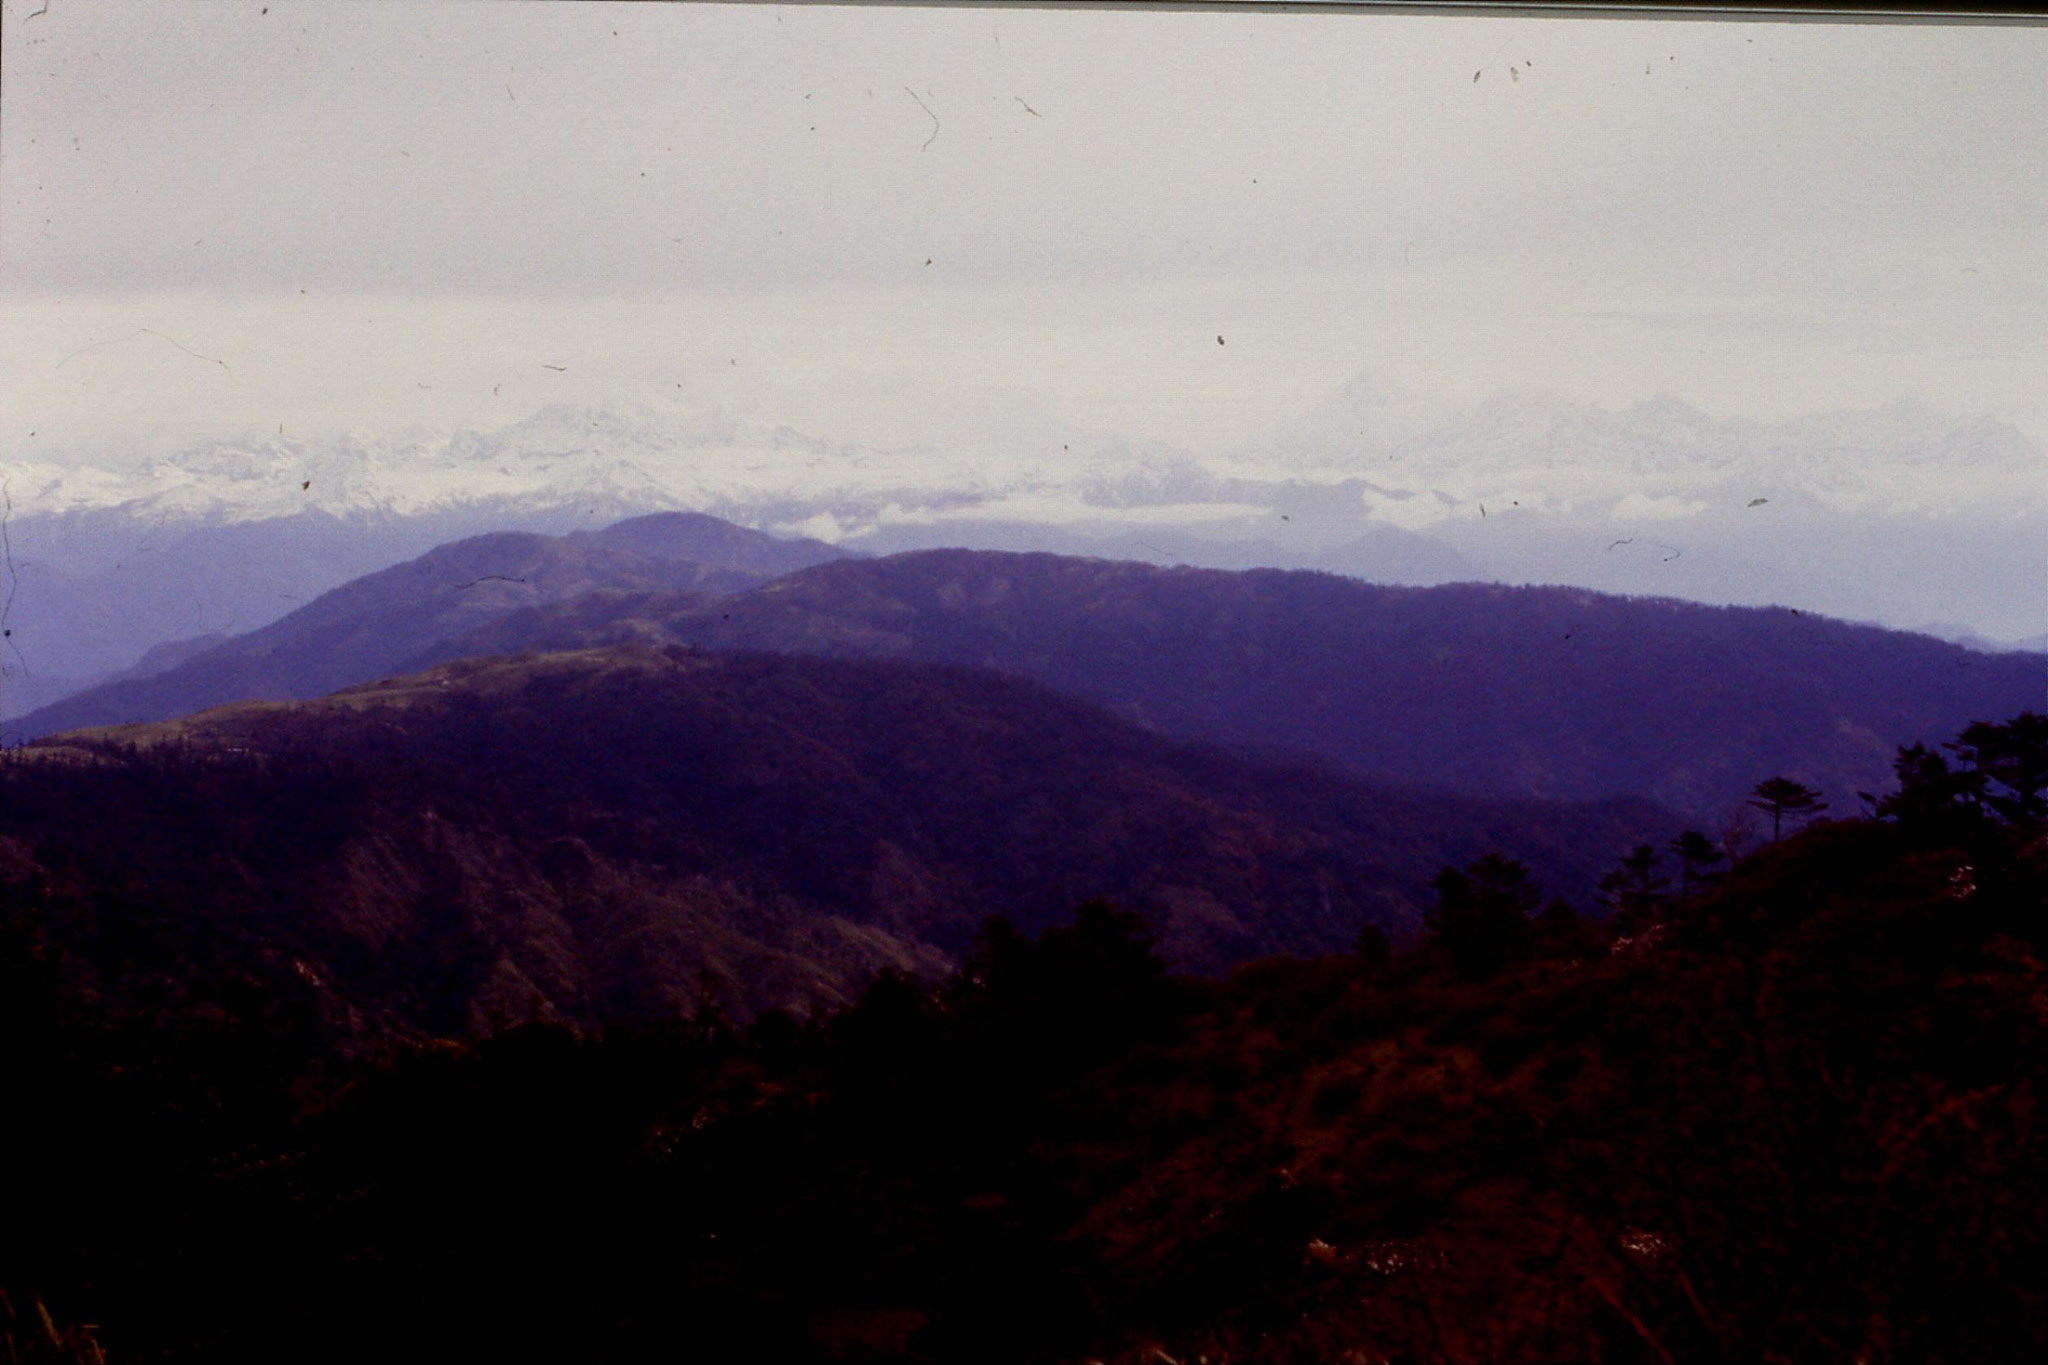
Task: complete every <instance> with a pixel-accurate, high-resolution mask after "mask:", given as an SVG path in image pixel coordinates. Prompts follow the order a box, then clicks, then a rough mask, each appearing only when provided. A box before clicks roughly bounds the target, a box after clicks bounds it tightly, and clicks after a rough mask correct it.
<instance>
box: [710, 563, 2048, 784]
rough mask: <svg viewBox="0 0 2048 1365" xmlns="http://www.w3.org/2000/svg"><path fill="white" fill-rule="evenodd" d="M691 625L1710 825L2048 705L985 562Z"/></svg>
mask: <svg viewBox="0 0 2048 1365" xmlns="http://www.w3.org/2000/svg"><path fill="white" fill-rule="evenodd" d="M676 629H677V633H678V634H680V635H682V636H684V637H686V638H689V639H691V640H693V641H695V642H697V643H702V644H709V645H714V646H718V647H739V648H760V649H777V650H792V651H806V652H816V653H834V654H865V655H874V656H881V657H896V658H912V659H923V660H928V661H933V662H943V663H954V664H973V665H980V666H986V667H992V668H999V669H1003V670H1005V671H1008V672H1013V673H1019V674H1023V675H1025V676H1027V677H1032V678H1036V679H1038V680H1039V681H1041V682H1043V683H1045V684H1047V685H1048V686H1051V687H1054V688H1057V689H1059V690H1061V691H1063V692H1068V693H1071V694H1073V695H1075V696H1081V697H1086V698H1089V699H1090V700H1093V701H1096V702H1100V703H1101V704H1103V705H1105V706H1108V707H1110V708H1111V709H1112V710H1115V711H1117V712H1118V713H1119V714H1122V715H1126V716H1129V717H1131V718H1133V719H1135V720H1138V721H1141V722H1142V723H1144V724H1147V725H1151V726H1154V727H1156V728H1158V729H1160V730H1163V731H1165V732H1167V733H1170V734H1177V735H1184V736H1189V737H1193V738H1200V739H1206V740H1211V741H1218V742H1223V743H1227V744H1233V745H1243V746H1247V747H1251V748H1256V749H1259V750H1264V751H1267V752H1278V753H1286V754H1299V755H1312V756H1314V757H1315V758H1317V759H1319V760H1321V761H1323V762H1325V763H1328V764H1330V765H1332V766H1334V767H1336V768H1337V769H1338V770H1340V771H1343V772H1348V773H1352V774H1354V775H1358V776H1363V777H1369V778H1375V779H1381V780H1391V781H1398V782H1416V783H1432V784H1437V785H1441V786H1445V787H1449V788H1454V789H1457V790H1460V791H1470V792H1485V793H1492V794H1498V795H1524V796H1526V795H1533V796H1546V797H1564V798H1588V797H1599V796H1607V795H1613V794H1616V793H1623V792H1626V793H1634V794H1638V795H1643V796H1648V797H1650V798H1652V799H1655V800H1657V801H1660V802H1662V803H1664V804H1666V805H1669V806H1672V807H1674V808H1677V809H1680V810H1685V811H1688V812H1691V813H1694V814H1695V815H1697V816H1700V817H1702V818H1718V817H1722V816H1724V815H1725V814H1726V813H1727V811H1728V810H1729V809H1731V808H1732V807H1734V806H1735V805H1737V803H1739V802H1740V800H1741V799H1742V797H1743V795H1744V794H1745V793H1746V792H1747V791H1748V789H1749V787H1750V785H1751V784H1752V783H1754V782H1755V781H1756V780H1757V774H1758V773H1759V772H1763V771H1767V770H1769V771H1783V772H1786V773H1788V774H1789V775H1791V776H1793V777H1796V778H1798V779H1799V780H1800V781H1803V782H1805V783H1807V784H1809V785H1811V786H1814V787H1817V788H1819V789H1820V790H1821V791H1822V793H1823V794H1824V795H1825V796H1826V797H1828V798H1829V799H1830V800H1831V801H1832V802H1833V803H1834V806H1835V808H1836V809H1837V810H1844V811H1846V810H1854V809H1856V808H1857V805H1856V793H1857V792H1858V791H1867V790H1876V789H1880V788H1881V787H1882V786H1883V785H1884V783H1885V781H1886V780H1887V778H1888V775H1889V764H1890V761H1891V756H1892V751H1893V749H1894V747H1895V746H1897V745H1900V744H1909V743H1914V742H1917V741H1921V740H1933V739H1935V738H1938V737H1940V736H1942V735H1947V734H1953V733H1954V732H1955V731H1957V730H1958V729H1960V728H1961V727H1962V726H1964V725H1966V724H1968V723H1969V722H1971V721H1973V720H1984V719H1996V718H1999V717H2002V716H2009V715H2012V714H2014V713H2015V712H2018V711H2020V710H2022V709H2024V708H2029V707H2032V708H2039V707H2040V706H2041V705H2042V703H2043V700H2044V696H2048V658H2043V657H2042V656H2039V655H2017V654H2015V655H1983V654H1977V653H1973V652H1971V651H1969V650H1965V649H1962V648H1959V647H1957V646H1954V645H1949V644H1945V643H1942V642H1940V641H1937V640H1933V639H1930V638H1928V637H1925V636H1918V635H1906V634H1901V633H1898V632H1895V631H1887V630H1881V629H1878V628H1876V627H1872V626H1856V625H1849V624H1846V623H1844V622H1840V621H1831V620H1827V619H1824V618H1819V617H1813V616H1808V615H1803V614H1801V613H1799V612H1795V611H1791V610H1786V609H1762V608H1740V607H1706V606H1699V605H1696V604H1692V603H1683V602H1675V601H1665V600H1648V599H1631V598H1617V597H1608V596H1603V595H1600V594H1598V593H1591V592H1585V591H1581V590H1578V589H1572V588H1533V587H1530V588H1516V587H1506V586H1501V585H1492V584H1470V583H1467V584H1451V585H1447V586H1443V587H1435V588H1396V587H1382V586H1377V585H1374V584H1370V583H1362V582H1358V581H1356V580H1352V579H1346V578H1339V577H1335V576H1332V575H1328V574H1314V573H1290V572H1281V571H1278V570H1253V571H1249V572H1244V573H1224V572H1218V571H1213V570H1198V569H1170V570H1169V569H1155V568H1151V567H1149V566H1145V565H1137V564H1117V563H1108V562H1103V561H1096V560H1082V559H1065V558H1059V557H1055V556H1051V555H1016V554H997V553H989V552H970V551H933V552H929V553H923V554H910V555H899V556H895V557H892V558H888V559H880V560H866V561H858V562H846V563H840V564H830V565H825V566H822V567H819V568H816V569H812V570H809V571H807V572H804V573H801V574H797V575H795V576H793V577H790V578H787V579H784V580H781V581H779V582H777V583H774V584H772V585H769V586H768V587H766V588H763V589H759V590H757V591H754V592H752V593H749V594H746V595H745V596H743V597H740V598H737V599H735V600H733V601H731V602H728V603H725V604H722V605H721V606H720V607H719V609H718V610H717V611H716V612H711V613H699V614H698V615H697V616H695V617H694V618H691V617H687V616H686V617H684V618H683V619H681V620H679V621H678V622H677V623H676Z"/></svg>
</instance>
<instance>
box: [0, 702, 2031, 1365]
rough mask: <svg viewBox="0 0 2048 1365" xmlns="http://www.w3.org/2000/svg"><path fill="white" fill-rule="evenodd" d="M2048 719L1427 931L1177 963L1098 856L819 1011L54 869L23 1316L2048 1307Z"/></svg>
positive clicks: (14, 1139) (1053, 1345)
mask: <svg viewBox="0 0 2048 1365" xmlns="http://www.w3.org/2000/svg"><path fill="white" fill-rule="evenodd" d="M2041 731H2042V725H2041V722H2040V721H2039V720H2038V718H2022V720H2021V721H2018V722H2014V723H2013V725H2012V726H2007V727H1978V728H1976V729H1975V730H1974V731H1973V732H1972V735H1971V736H1966V737H1965V740H1966V743H1965V745H1964V748H1963V749H1962V750H1961V751H1960V752H1961V757H1962V759H1963V760H1964V761H1963V762H1961V763H1959V764H1956V765H1953V766H1952V765H1951V764H1950V762H1949V761H1948V759H1947V758H1945V757H1943V756H1942V755H1940V754H1937V753H1931V752H1929V751H1926V750H1917V749H1916V750H1913V751H1908V752H1907V753H1904V754H1902V755H1901V758H1900V763H1899V773H1900V776H1901V778H1902V779H1904V787H1903V789H1902V790H1901V791H1899V792H1898V793H1896V794H1894V795H1892V796H1890V797H1888V798H1886V799H1885V800H1883V801H1882V802H1879V803H1878V806H1877V814H1876V816H1875V817H1873V818H1868V819H1859V820H1843V821H1835V822H1829V823H1823V824H1816V825H1814V826H1813V827H1811V828H1809V829H1807V830H1805V831H1804V832H1802V833H1799V834H1796V835H1788V837H1787V838H1786V840H1785V841H1784V842H1782V843H1780V844H1777V845H1775V846H1772V847H1769V848H1767V849H1765V850H1763V851H1762V852H1760V853H1757V854H1755V855H1753V856H1751V857H1748V858H1746V859H1745V860H1743V861H1742V862H1740V863H1739V864H1737V865H1736V866H1734V867H1733V868H1728V869H1724V870H1723V872H1722V875H1721V876H1719V877H1716V876H1714V874H1713V871H1712V869H1710V868H1707V867H1705V866H1704V865H1702V866H1699V867H1694V866H1691V865H1688V866H1687V868H1686V869H1685V871H1686V886H1685V890H1686V894H1684V895H1682V896H1681V895H1676V894H1674V893H1672V892H1671V891H1670V890H1669V889H1668V888H1667V887H1665V886H1664V885H1663V882H1662V879H1661V878H1660V876H1659V875H1658V874H1657V871H1656V868H1655V866H1654V865H1653V864H1652V863H1651V862H1650V861H1649V860H1647V859H1638V860H1636V862H1635V863H1633V864H1631V865H1630V866H1629V867H1626V868H1624V869H1623V873H1622V875H1619V876H1617V878H1615V879H1614V880H1613V881H1612V883H1611V889H1612V891H1613V894H1614V897H1615V900H1616V901H1617V903H1618V904H1619V905H1620V906H1621V907H1622V908H1621V912H1620V914H1619V916H1618V917H1617V918H1616V919H1615V920H1614V921H1613V922H1612V923H1611V924H1607V925H1602V924H1596V923H1594V922H1592V921H1591V920H1589V919H1586V918H1582V917H1580V916H1579V915H1576V914H1574V913H1572V912H1571V911H1570V910H1568V909H1566V908H1564V907H1562V906H1557V905H1553V906H1552V907H1551V908H1548V909H1544V910H1541V911H1540V912H1538V913H1537V914H1535V915H1533V916H1531V915H1529V914H1528V913H1527V911H1528V910H1529V909H1530V908H1531V906H1532V900H1531V892H1530V891H1529V889H1528V888H1526V886H1525V878H1524V876H1523V874H1522V873H1521V871H1519V870H1518V869H1517V868H1516V867H1515V865H1513V864H1512V863H1510V862H1507V861H1506V860H1500V859H1494V860H1481V861H1480V862H1478V863H1475V864H1473V865H1472V866H1471V867H1469V868H1466V869H1464V870H1462V871H1459V872H1456V873H1452V874H1447V875H1446V876H1445V877H1444V878H1442V879H1440V882H1439V893H1440V903H1439V905H1438V906H1437V908H1436V911H1435V912H1434V914H1433V915H1432V925H1433V928H1434V932H1433V934H1432V935H1431V937H1429V938H1428V939H1426V940H1425V941H1424V942H1423V944H1422V945H1421V946H1420V947H1418V948H1416V949H1414V950H1412V951H1409V952H1405V953H1401V954H1398V955H1389V954H1388V953H1387V952H1386V946H1385V943H1384V940H1382V939H1379V938H1377V937H1375V936H1374V935H1372V934H1367V935H1366V936H1365V937H1364V938H1363V939H1362V941H1361V942H1360V944H1359V945H1358V950H1357V951H1355V952H1352V953H1348V954H1340V955H1334V956H1326V957H1322V958H1317V959H1312V960H1304V959H1274V960H1269V961H1264V962H1259V963H1255V964H1252V965H1248V966H1246V967H1243V968H1240V969H1239V970H1237V971H1236V972H1235V973H1234V974H1232V975H1231V976H1229V977H1228V978H1226V979H1223V980H1212V981H1203V980H1194V979H1186V978H1177V977H1172V976H1169V975H1168V974H1167V973H1166V972H1165V970H1164V968H1163V966H1162V964H1161V962H1160V960H1159V958H1158V957H1157V956H1156V955H1155V953H1154V952H1153V951H1152V950H1151V948H1150V946H1149V945H1148V943H1147V941H1146V938H1145V936H1144V933H1143V929H1142V926H1141V925H1140V924H1138V923H1137V922H1135V921H1134V919H1132V918H1131V917H1128V916H1125V915H1121V914H1119V913H1117V912H1116V911H1113V910H1111V909H1109V908H1108V907H1106V906H1101V905H1091V906H1087V907H1084V908H1083V909H1082V910H1081V911H1080V912H1079V913H1078V915H1077V916H1076V917H1075V918H1074V920H1073V921H1072V923H1071V924H1069V925H1065V926H1059V927H1053V928H1048V929H1046V930H1045V931H1044V932H1043V933H1042V934H1040V935H1039V936H1038V937H1037V939H1036V940H1035V941H1034V940H1031V939H1027V938H1026V937H1024V936H1023V935H1021V934H1020V933H1018V932H1017V931H1015V930H1013V929H1011V928H1010V927H1009V925H1008V923H1007V922H1006V921H1002V920H995V921H991V922H990V923H988V924H987V925H985V926H984V928H983V929H982V931H981V933H980V935H979V937H978V938H977V940H976V941H975V943H974V945H973V947H972V950H971V952H969V953H968V954H967V956H966V957H965V959H964V961H963V965H962V966H961V967H960V969H959V970H958V971H957V972H956V973H954V974H953V975H952V976H951V977H949V978H948V979H946V980H945V981H943V982H941V983H938V984H936V985H922V984H919V983H917V982H915V981H913V980H911V979H908V978H906V977H903V976H900V975H896V974H893V973H885V974H883V975H882V976H881V977H880V978H879V979H877V980H876V981H875V982H874V984H873V985H872V987H870V988H869V989H868V990H867V991H866V993H865V994H864V995H862V996H861V997H860V999H859V1000H858V1001H857V1002H856V1003H855V1004H853V1005H852V1006H851V1007H849V1008H847V1009H844V1010H842V1011H839V1012H836V1013H833V1014H830V1015H827V1016H821V1017H818V1018H813V1019H808V1020H800V1019H798V1018H795V1017H793V1016H791V1015H789V1014H786V1013H780V1012H770V1013H765V1014H762V1015H760V1016H758V1017H756V1018H754V1019H753V1020H752V1021H751V1022H749V1023H748V1024H746V1025H745V1026H740V1025H737V1024H735V1023H733V1022H731V1021H730V1020H728V1019H727V1018H725V1017H724V1016H722V1015H721V1013H720V1012H719V1010H718V1009H717V1008H716V1007H715V1006H711V1005H705V1006H702V1007H700V1008H698V1009H697V1010H696V1011H695V1012H694V1014H693V1015H691V1016H690V1017H687V1018H678V1019H674V1020H672V1021H669V1022H665V1023H658V1024H645V1023H643V1024H638V1025H633V1026H623V1025H615V1026H611V1027H606V1028H601V1029H600V1028H588V1029H583V1030H580V1031H579V1030H571V1029H569V1028H565V1027H560V1026H551V1025H547V1024H529V1025H524V1026H519V1027H514V1028H511V1029H508V1030H504V1031H501V1032H499V1033H497V1034H495V1035H494V1036H490V1037H488V1038H484V1039H481V1040H477V1041H473V1042H468V1043H458V1042H453V1041H444V1042H439V1043H435V1044H432V1045H429V1046H424V1047H404V1048H397V1049H393V1050H390V1051H388V1052H386V1053H385V1054H384V1055H381V1056H378V1057H375V1058H371V1059H359V1060H355V1061H349V1062H343V1061H340V1060H337V1058H336V1056H335V1055H334V1054H333V1053H332V1052H331V1051H330V1050H329V1049H328V1047H327V1043H326V1040H325V1037H324V1035H323V1031H322V1030H323V1023H322V1021H321V1020H320V1019H319V1018H318V1017H316V1016H315V1015H314V1014H312V1013H309V1012H306V1011H302V1010H299V1009H297V1008H295V1007H294V1005H293V1004H292V1002H291V1001H290V1000H288V999H284V998H280V997H279V996H277V995H274V994H268V995H266V994H261V993H255V992H252V991H250V990H249V989H247V988H246V986H238V985H237V984H236V983H235V982H233V981H210V982H209V981H193V982H189V983H186V985H185V987H184V990H183V992H182V996H181V999H180V1000H179V1001H177V1002H173V1003H174V1004H175V1007H173V1006H172V1004H166V1006H165V1007H163V1008H158V1009H148V1008H136V1007H133V1006H129V1007H124V1008H122V1009H120V1010H114V1009H112V1008H110V1007H109V1006H108V1005H107V1003H106V1002H105V1001H103V1000H100V999H96V998H95V997H94V995H93V994H92V993H91V992H90V991H88V990H84V989H81V988H80V986H79V981H80V980H81V977H80V974H79V964H78V963H76V962H75V961H74V960H72V958H71V957H70V955H69V954H68V953H67V952H65V951H64V950H63V949H61V948H60V947H59V946H57V945H56V944H54V943H52V942H51V940H50V939H49V937H48V936H47V934H45V933H44V932H43V930H42V927H41V926H40V924H39V921H38V915H37V913H36V907H35V903H34V894H33V888H32V887H31V888H28V889H27V890H26V891H25V890H24V888H23V886H22V885H21V884H20V883H18V882H17V883H15V884H14V894H13V895H12V896H11V898H10V901H9V904H8V913H7V915H6V918H5V928H4V931H0V935H4V937H0V1077H4V1081H0V1084H4V1086H5V1095H6V1109H7V1112H8V1113H9V1114H10V1115H11V1118H10V1120H9V1122H8V1123H7V1124H6V1125H5V1126H4V1128H0V1143H4V1144H5V1150H4V1151H0V1161H4V1165H0V1169H4V1171H5V1173H6V1180H7V1193H6V1203H7V1220H6V1228H7V1231H6V1234H5V1236H4V1238H0V1286H4V1287H5V1289H6V1291H7V1294H8V1296H9V1297H8V1299H7V1301H6V1303H5V1304H4V1305H0V1308H4V1310H5V1311H4V1314H0V1327H4V1328H5V1329H6V1331H7V1332H8V1333H9V1336H8V1338H7V1340H8V1342H9V1343H10V1344H9V1345H8V1346H7V1347H6V1350H7V1351H8V1352H9V1353H10V1355H11V1358H14V1359H21V1360H31V1359H67V1360H80V1359H89V1358H92V1356H91V1354H90V1353H91V1351H93V1350H94V1349H96V1348H95V1347H93V1346H92V1345H91V1342H93V1341H97V1342H98V1343H100V1344H101V1345H104V1347H105V1348H106V1351H107V1356H108V1358H109V1359H112V1360H115V1361H117V1362H119V1361H170V1360H199V1359H204V1360H209V1361H252V1362H253V1361H274V1360H285V1359H289V1360H302V1361H324V1360H333V1361H344V1360H346V1361H361V1360H371V1359H377V1360H387V1359H431V1360H476V1361H492V1360H514V1359H519V1360H525V1359H536V1360H597V1361H636V1362H637V1361H649V1360H668V1359H678V1360H714V1361H722V1360H734V1361H738V1360H746V1361H769V1360H787V1361H813V1360H814V1361H828V1360H839V1361H857V1360H867V1361H879V1360H900V1361H960V1362H983V1361H1081V1360H1086V1359H1097V1360H1117V1361H1137V1360H1140V1359H1144V1360H1155V1359H1159V1358H1160V1356H1159V1355H1157V1354H1154V1352H1164V1353H1165V1356H1166V1358H1169V1359H1172V1360H1178V1361H1192V1360H1199V1359H1206V1360H1208V1361H1211V1362H1217V1361H1238V1362H1250V1361H1271V1362H1280V1361H1290V1362H1291V1361H1302V1362H1311V1361H1313V1362H1330V1361H1347V1360H1356V1361H1414V1362H1450V1361H1473V1362H1509V1361H1530V1362H1534V1361H1581V1360H1600V1361H1616V1362H1622V1361H1626V1362H1661V1363H1664V1365H1670V1363H1672V1362H1695V1361H1697V1362H1722V1361H1729V1362H1735V1361H1742V1362H1747V1361H1808V1360H1812V1361H1849V1360H1859V1361H1869V1362H1884V1361H1899V1362H1904V1361H1959V1362H1960V1361H1971V1362H1976V1361H1987V1360H2020V1359H2030V1360H2031V1359H2039V1358H2041V1356H2042V1354H2043V1353H2044V1352H2048V1302H2044V1293H2048V1290H2044V1286H2048V1265H2044V1260H2043V1241H2042V1239H2043V1229H2044V1227H2048V1197H2044V1196H2048V1191H2044V1188H2043V1173H2044V1171H2048V1160H2044V1158H2048V1150H2044V1146H2048V1144H2044V1141H2043V1137H2044V1129H2043V1117H2042V1113H2041V1101H2042V1095H2041V1078H2042V1076H2043V1074H2044V1071H2043V1063H2044V1060H2048V1055H2044V1041H2048V943H2044V939H2048V913H2044V909H2048V840H2044V835H2043V820H2042V816H2043V810H2042V797H2041V793H2042V789H2043V786H2044V777H2043V774H2042V771H2041V770H2042V763H2041V752H2042V749H2043V745H2042V742H2041V740H2042V735H2041ZM85 1324H95V1325H96V1326H95V1327H94V1328H93V1329H92V1330H91V1331H88V1330H87V1329H86V1327H85Z"/></svg>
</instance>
